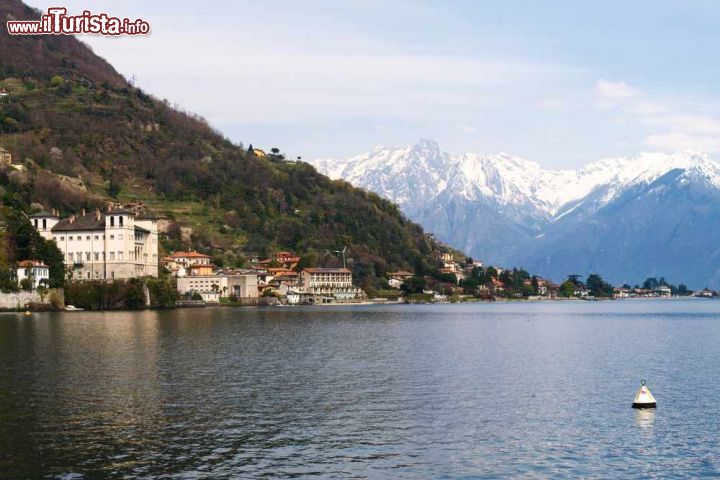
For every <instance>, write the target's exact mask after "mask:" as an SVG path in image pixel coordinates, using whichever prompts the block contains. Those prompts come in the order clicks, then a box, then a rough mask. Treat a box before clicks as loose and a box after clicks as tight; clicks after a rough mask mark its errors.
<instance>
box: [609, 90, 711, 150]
mask: <svg viewBox="0 0 720 480" xmlns="http://www.w3.org/2000/svg"><path fill="white" fill-rule="evenodd" d="M595 92H596V96H597V100H598V106H599V107H601V108H603V109H609V110H612V111H614V112H616V113H617V114H618V115H619V116H620V117H619V119H621V120H622V121H623V122H624V123H625V124H627V123H637V124H639V125H640V126H641V127H643V128H645V129H646V130H647V133H646V135H645V137H644V139H643V141H644V143H645V145H648V146H650V147H653V148H656V149H661V150H666V151H671V152H674V151H678V150H687V149H692V150H702V151H705V152H708V153H720V120H719V119H718V118H716V117H715V116H713V115H708V114H706V113H696V112H686V111H683V110H684V108H683V105H678V104H677V102H670V101H667V100H665V101H663V100H656V99H653V98H649V96H648V95H647V94H645V93H644V92H642V91H641V90H639V89H637V88H634V87H632V86H630V85H628V84H627V83H625V82H610V81H607V80H602V79H601V80H598V82H597V84H596V89H595ZM686 108H687V107H686Z"/></svg>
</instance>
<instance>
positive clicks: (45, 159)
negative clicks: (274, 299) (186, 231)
mask: <svg viewBox="0 0 720 480" xmlns="http://www.w3.org/2000/svg"><path fill="white" fill-rule="evenodd" d="M38 16H39V12H35V11H33V10H32V9H29V8H28V7H26V6H25V5H23V4H22V3H21V2H19V1H16V0H0V19H1V20H2V27H1V28H2V29H3V31H2V32H0V88H5V89H6V90H8V91H9V92H10V95H9V96H7V97H5V98H3V99H0V146H2V147H5V148H6V149H7V150H9V151H10V152H11V153H12V155H13V161H14V162H15V163H22V164H23V165H24V166H25V171H24V172H21V171H16V170H13V169H4V170H3V171H2V172H1V173H0V185H2V188H3V192H2V193H3V197H2V198H3V202H4V203H5V204H7V205H11V206H14V207H16V208H25V209H28V208H29V207H30V205H31V204H32V203H36V204H39V205H38V207H39V206H40V205H42V206H43V207H44V208H57V209H59V210H61V211H63V212H65V213H68V212H71V211H77V210H79V209H80V208H83V207H93V206H96V205H101V204H103V203H105V202H106V201H107V200H109V199H111V197H116V198H118V199H119V200H121V201H142V202H144V203H145V204H147V205H148V206H149V207H151V208H152V209H153V210H154V211H155V212H156V213H159V214H161V215H168V216H169V217H171V218H172V219H173V220H175V221H176V222H178V223H179V224H180V225H181V226H188V227H191V228H193V231H194V234H193V236H192V243H193V244H194V246H196V247H199V248H201V249H204V250H206V251H210V250H212V249H213V248H214V249H215V253H219V252H220V251H224V252H225V258H226V259H227V252H235V253H236V254H237V255H235V256H233V257H232V258H239V259H240V260H238V263H240V262H241V258H242V253H243V252H257V253H259V254H261V255H262V254H265V253H267V252H268V251H270V250H272V249H279V248H283V249H284V248H287V249H292V250H294V251H296V252H298V253H301V254H308V258H309V259H310V260H312V259H313V258H315V259H316V262H317V263H324V262H325V263H331V262H337V259H335V258H329V257H327V256H326V255H325V252H327V251H328V250H336V249H339V248H342V247H343V246H348V247H349V254H348V257H350V258H352V261H353V269H354V272H355V273H356V274H357V276H358V277H359V280H360V281H361V282H362V283H363V284H365V285H376V284H378V278H379V277H380V276H382V275H383V274H384V273H385V271H386V270H387V269H394V268H411V267H412V266H414V265H424V266H425V267H424V268H433V265H434V262H435V261H434V257H433V255H432V250H433V249H434V248H436V247H437V246H436V245H435V244H434V242H431V241H429V240H428V239H427V238H426V237H425V236H424V235H423V231H422V229H421V228H420V227H419V226H418V225H416V224H414V223H412V222H410V221H408V220H407V219H406V218H405V217H404V216H403V215H402V214H401V213H400V211H399V210H398V208H397V207H396V206H395V205H394V204H392V203H391V202H389V201H387V200H384V199H381V198H380V197H379V196H377V195H376V194H374V193H368V192H366V191H363V190H360V189H358V188H355V187H352V186H351V185H350V184H348V183H346V182H345V181H338V180H330V179H328V178H327V177H325V176H323V175H321V174H319V173H318V172H317V171H316V170H315V169H314V168H313V167H312V166H310V165H308V164H305V163H289V162H284V161H282V159H280V158H277V157H276V158H270V159H267V158H258V157H257V156H255V155H251V154H248V153H247V151H246V149H245V148H244V147H243V146H242V145H234V144H232V143H231V142H230V141H228V140H227V139H226V138H224V137H223V136H222V135H220V134H219V133H218V132H216V131H214V130H213V129H212V128H211V127H210V126H208V125H207V123H206V122H205V121H204V120H202V119H201V118H199V117H197V116H194V115H190V114H187V113H184V112H180V111H177V110H175V109H173V108H171V107H170V106H169V105H167V104H166V103H164V102H161V101H158V100H157V99H155V98H152V97H150V96H148V95H146V94H145V93H143V92H142V91H141V90H139V89H137V88H134V87H132V86H131V85H129V84H128V83H127V82H126V81H125V79H123V78H122V76H120V75H119V74H118V73H117V72H116V71H115V70H114V69H113V68H112V67H111V66H110V65H109V64H108V63H107V62H105V61H104V60H103V59H101V58H99V57H97V56H96V55H95V54H93V53H92V51H91V50H90V49H89V48H88V47H86V46H85V45H84V44H82V43H81V42H79V41H78V40H77V39H75V38H72V37H55V36H41V37H10V36H9V35H7V34H6V32H5V31H4V29H5V20H6V19H8V18H33V17H35V18H37V17H38ZM241 110H242V108H241V106H238V111H241ZM78 178H79V180H78ZM176 241H178V242H179V239H176Z"/></svg>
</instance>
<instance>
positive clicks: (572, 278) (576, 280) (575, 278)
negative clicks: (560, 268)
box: [567, 273, 580, 285]
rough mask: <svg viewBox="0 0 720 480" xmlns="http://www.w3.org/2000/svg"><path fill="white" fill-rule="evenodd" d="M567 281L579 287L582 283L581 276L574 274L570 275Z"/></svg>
mask: <svg viewBox="0 0 720 480" xmlns="http://www.w3.org/2000/svg"><path fill="white" fill-rule="evenodd" d="M567 281H568V282H572V283H573V285H577V284H578V283H580V275H578V274H577V273H574V274H572V275H568V276H567Z"/></svg>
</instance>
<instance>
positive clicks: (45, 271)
mask: <svg viewBox="0 0 720 480" xmlns="http://www.w3.org/2000/svg"><path fill="white" fill-rule="evenodd" d="M16 277H17V281H18V285H22V282H23V280H25V279H26V278H29V279H30V281H31V286H32V289H33V290H37V288H38V286H39V285H41V284H47V282H49V281H50V267H48V266H47V265H45V264H44V263H42V262H41V261H40V260H23V261H21V262H20V263H18V268H17V271H16Z"/></svg>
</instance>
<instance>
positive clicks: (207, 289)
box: [177, 271, 258, 302]
mask: <svg viewBox="0 0 720 480" xmlns="http://www.w3.org/2000/svg"><path fill="white" fill-rule="evenodd" d="M177 291H178V293H180V295H192V294H193V293H197V294H199V295H200V296H201V297H202V298H203V300H205V301H206V302H218V301H220V298H221V297H222V298H229V297H235V298H237V299H238V300H247V299H254V298H258V282H257V274H256V273H255V272H254V271H252V272H249V271H248V272H237V273H232V274H227V275H226V274H219V275H203V276H187V277H178V279H177Z"/></svg>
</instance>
